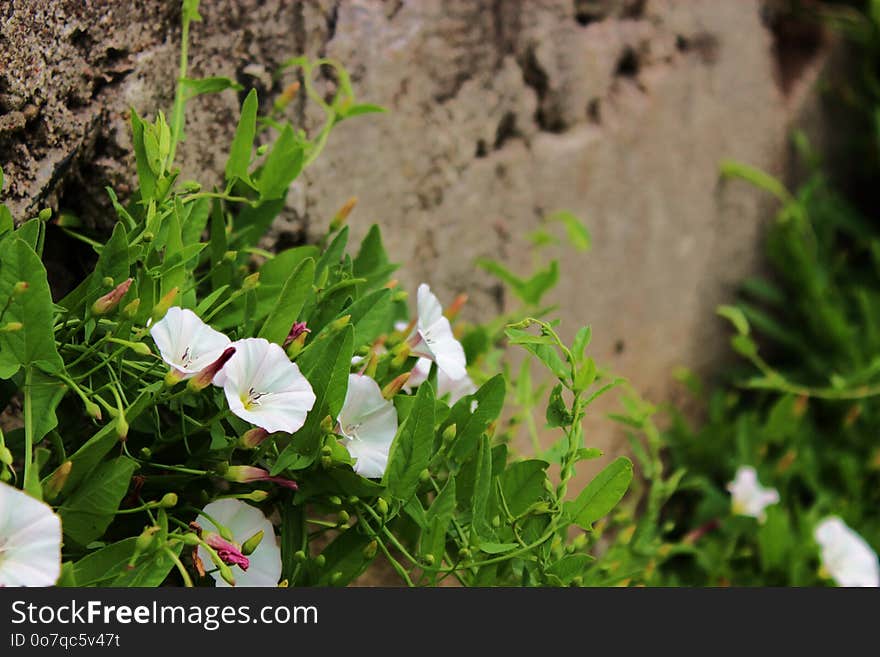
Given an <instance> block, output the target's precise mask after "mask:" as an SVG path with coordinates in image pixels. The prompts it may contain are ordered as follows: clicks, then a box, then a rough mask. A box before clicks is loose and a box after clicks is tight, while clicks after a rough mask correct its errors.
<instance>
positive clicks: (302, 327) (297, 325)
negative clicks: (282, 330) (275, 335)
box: [281, 322, 311, 349]
mask: <svg viewBox="0 0 880 657" xmlns="http://www.w3.org/2000/svg"><path fill="white" fill-rule="evenodd" d="M304 333H311V331H310V330H309V329H307V328H306V323H305V322H294V323H293V326H291V327H290V333H288V334H287V337H286V338H285V339H284V344H283V345H281V346H282V347H284V348H285V349H287V345H289V344H290V343H291V342H293V341H294V340H296V339H297V338H298V337H299V336H301V335H303V334H304ZM303 339H304V340H305V338H303Z"/></svg>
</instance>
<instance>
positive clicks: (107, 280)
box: [101, 276, 113, 287]
mask: <svg viewBox="0 0 880 657" xmlns="http://www.w3.org/2000/svg"><path fill="white" fill-rule="evenodd" d="M101 284H102V285H103V286H104V287H113V277H112V276H105V277H104V278H102V279H101Z"/></svg>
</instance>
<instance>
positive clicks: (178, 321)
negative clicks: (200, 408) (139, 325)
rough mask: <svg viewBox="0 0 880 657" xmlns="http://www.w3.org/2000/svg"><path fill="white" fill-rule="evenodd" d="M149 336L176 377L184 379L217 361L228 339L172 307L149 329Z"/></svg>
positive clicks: (187, 312)
mask: <svg viewBox="0 0 880 657" xmlns="http://www.w3.org/2000/svg"><path fill="white" fill-rule="evenodd" d="M150 335H151V336H153V341H154V342H155V343H156V346H157V347H158V348H159V353H160V354H161V355H162V360H164V361H165V362H166V363H168V365H170V366H171V368H172V371H174V372H175V373H176V374H177V375H178V378H181V379H188V378H189V377H191V376H194V375H195V374H196V373H198V372H200V371H201V370H203V369H204V368H206V367H207V366H208V365H210V364H211V363H213V362H214V361H215V360H217V359H218V358H219V357H220V356H221V354H222V353H223V351H224V350H225V349H226V347H228V346H229V343H230V340H229V338H227V337H226V336H225V335H223V334H222V333H221V332H220V331H215V330H214V329H212V328H211V327H210V326H208V325H207V324H205V323H204V322H203V321H202V320H201V319H199V317H198V315H196V314H195V313H194V312H193V311H192V310H188V309H186V308H179V307H177V306H174V307H173V308H169V309H168V312H167V313H165V317H163V318H162V319H160V320H159V321H158V322H156V323H155V324H153V325H152V326H151V327H150Z"/></svg>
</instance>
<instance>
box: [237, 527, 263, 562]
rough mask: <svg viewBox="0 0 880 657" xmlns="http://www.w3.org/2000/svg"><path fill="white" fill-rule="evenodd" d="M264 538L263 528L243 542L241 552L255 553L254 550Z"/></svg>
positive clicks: (245, 553)
mask: <svg viewBox="0 0 880 657" xmlns="http://www.w3.org/2000/svg"><path fill="white" fill-rule="evenodd" d="M262 540H263V530H262V529H261V530H260V531H258V532H257V533H256V534H254V535H253V536H251V537H250V538H249V539H247V540H246V541H245V542H244V543H242V544H241V553H242V554H243V555H245V556H248V555H250V554H253V552H254V550H256V549H257V546H258V545H259V544H260V541H262Z"/></svg>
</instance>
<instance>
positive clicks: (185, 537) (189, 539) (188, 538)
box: [180, 532, 201, 547]
mask: <svg viewBox="0 0 880 657" xmlns="http://www.w3.org/2000/svg"><path fill="white" fill-rule="evenodd" d="M180 540H181V541H183V544H184V545H189V546H190V547H195V546H196V545H198V544H199V543H201V541H200V540H199V537H198V536H197V535H196V534H194V533H193V532H186V533H185V534H180Z"/></svg>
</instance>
